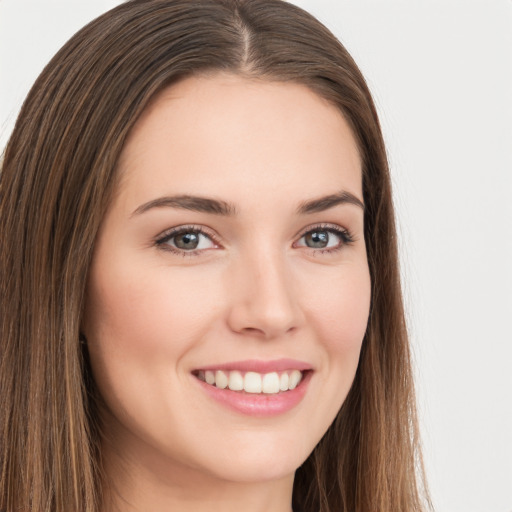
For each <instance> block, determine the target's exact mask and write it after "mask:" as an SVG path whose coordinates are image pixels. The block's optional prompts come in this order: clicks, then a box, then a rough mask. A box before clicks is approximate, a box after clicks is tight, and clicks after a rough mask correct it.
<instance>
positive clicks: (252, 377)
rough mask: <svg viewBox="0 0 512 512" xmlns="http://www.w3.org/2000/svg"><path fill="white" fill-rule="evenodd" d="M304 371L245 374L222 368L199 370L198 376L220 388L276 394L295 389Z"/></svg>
mask: <svg viewBox="0 0 512 512" xmlns="http://www.w3.org/2000/svg"><path fill="white" fill-rule="evenodd" d="M302 377H303V375H302V372H301V371H299V370H288V371H286V372H282V373H280V374H279V373H278V372H271V373H265V374H261V373H256V372H247V373H245V375H244V374H243V373H242V372H240V371H236V370H233V371H231V372H225V371H222V370H216V371H212V370H199V371H198V372H197V378H198V379H200V380H202V381H203V382H206V383H207V384H210V385H211V386H216V387H218V388H220V389H226V388H229V389H230V390H231V391H245V392H246V393H254V394H257V393H265V394H267V395H275V394H277V393H279V392H281V391H288V390H292V389H295V388H296V387H297V386H298V385H299V383H300V381H301V380H302Z"/></svg>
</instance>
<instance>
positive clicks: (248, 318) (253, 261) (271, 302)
mask: <svg viewBox="0 0 512 512" xmlns="http://www.w3.org/2000/svg"><path fill="white" fill-rule="evenodd" d="M234 277H235V279H236V283H237V286H236V293H235V294H234V296H233V302H232V308H231V312H230V323H231V327H232V328H233V329H234V330H235V331H237V332H251V333H259V334H260V335H264V336H265V337H276V336H279V335H281V334H285V333H287V332H289V331H291V330H293V329H294V328H296V327H298V325H299V324H300V321H301V311H300V308H299V304H298V300H297V299H298V297H297V296H296V294H294V293H293V292H294V290H293V282H292V276H291V269H290V267H289V265H288V263H287V256H286V254H285V251H284V250H279V249H277V248H275V247H268V246H267V247H263V248H261V249H260V250H258V251H255V252H251V253H250V254H249V255H247V257H243V258H240V261H239V262H238V265H237V269H236V276H234Z"/></svg>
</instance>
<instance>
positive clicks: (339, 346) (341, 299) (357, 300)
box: [311, 265, 371, 357]
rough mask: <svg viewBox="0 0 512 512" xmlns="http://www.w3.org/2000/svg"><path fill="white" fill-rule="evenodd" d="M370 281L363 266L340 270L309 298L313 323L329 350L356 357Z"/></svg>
mask: <svg viewBox="0 0 512 512" xmlns="http://www.w3.org/2000/svg"><path fill="white" fill-rule="evenodd" d="M370 299H371V282H370V275H369V271H368V267H367V266H366V265H354V266H352V265H351V266H350V267H347V268H345V269H343V272H340V274H339V275H338V276H331V279H330V280H329V283H328V286H325V287H324V289H323V291H322V292H321V293H317V294H316V295H315V296H314V297H312V301H311V303H312V305H313V306H314V312H313V315H314V319H315V320H314V322H315V326H316V329H317V332H320V333H321V339H322V340H323V344H324V346H325V348H326V349H327V350H328V351H329V352H330V353H331V354H336V353H340V354H343V353H347V354H355V355H356V356H357V357H358V356H359V350H360V348H361V343H362V340H363V337H364V334H365V331H366V326H367V323H368V315H369V310H370Z"/></svg>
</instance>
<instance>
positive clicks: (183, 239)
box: [174, 233, 199, 249]
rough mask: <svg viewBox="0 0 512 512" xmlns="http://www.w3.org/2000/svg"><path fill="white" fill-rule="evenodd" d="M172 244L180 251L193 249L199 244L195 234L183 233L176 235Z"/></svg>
mask: <svg viewBox="0 0 512 512" xmlns="http://www.w3.org/2000/svg"><path fill="white" fill-rule="evenodd" d="M174 243H175V244H176V247H178V248H180V249H195V248H196V247H197V246H198V244H199V236H198V235H197V233H184V234H182V235H178V236H177V237H176V239H175V241H174Z"/></svg>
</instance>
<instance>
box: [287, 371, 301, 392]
mask: <svg viewBox="0 0 512 512" xmlns="http://www.w3.org/2000/svg"><path fill="white" fill-rule="evenodd" d="M301 380H302V373H300V372H299V370H293V371H292V373H290V380H289V382H288V389H295V388H296V387H297V385H298V384H299V382H300V381H301Z"/></svg>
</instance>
